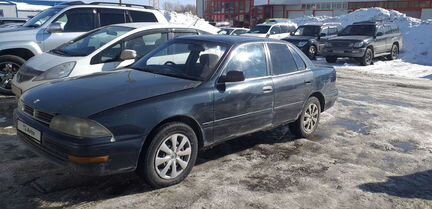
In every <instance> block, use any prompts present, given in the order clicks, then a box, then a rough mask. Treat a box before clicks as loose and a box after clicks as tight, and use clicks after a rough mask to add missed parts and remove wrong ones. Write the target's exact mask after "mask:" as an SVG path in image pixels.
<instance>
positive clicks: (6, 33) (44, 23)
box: [0, 2, 167, 94]
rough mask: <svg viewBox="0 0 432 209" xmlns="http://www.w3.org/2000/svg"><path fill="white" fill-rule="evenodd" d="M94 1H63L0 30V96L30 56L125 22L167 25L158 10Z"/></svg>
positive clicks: (6, 90) (9, 89)
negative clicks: (22, 23)
mask: <svg viewBox="0 0 432 209" xmlns="http://www.w3.org/2000/svg"><path fill="white" fill-rule="evenodd" d="M146 8H148V7H146V6H141V8H137V6H135V5H130V4H126V5H125V6H118V4H110V3H101V2H95V3H91V4H84V3H82V2H66V3H63V4H60V5H57V6H54V7H52V8H50V9H47V10H45V11H43V12H41V13H39V14H38V15H36V16H35V17H33V18H32V19H30V20H29V21H27V22H26V23H25V24H24V25H23V26H22V27H7V28H0V93H3V94H11V93H12V92H11V81H12V78H13V76H14V75H15V73H16V72H17V71H18V69H19V68H20V66H21V65H22V64H24V62H25V61H26V60H28V59H30V58H31V57H33V56H35V55H38V54H41V53H42V52H45V51H49V50H51V49H53V48H56V47H58V46H59V45H61V44H63V43H66V42H68V41H69V40H72V39H73V38H76V37H78V36H80V35H81V34H83V33H84V32H88V31H91V30H93V29H95V28H99V27H101V26H106V25H111V24H116V23H125V22H161V23H167V20H166V19H165V17H164V16H163V15H162V13H160V12H159V11H158V10H155V9H146Z"/></svg>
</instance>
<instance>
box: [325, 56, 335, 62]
mask: <svg viewBox="0 0 432 209" xmlns="http://www.w3.org/2000/svg"><path fill="white" fill-rule="evenodd" d="M325 59H326V61H327V62H328V63H336V61H337V57H326V58H325Z"/></svg>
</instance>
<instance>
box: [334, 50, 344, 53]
mask: <svg viewBox="0 0 432 209" xmlns="http://www.w3.org/2000/svg"><path fill="white" fill-rule="evenodd" d="M333 52H334V53H344V51H342V50H334V51H333Z"/></svg>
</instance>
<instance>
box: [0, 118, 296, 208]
mask: <svg viewBox="0 0 432 209" xmlns="http://www.w3.org/2000/svg"><path fill="white" fill-rule="evenodd" d="M295 139H296V137H294V135H292V134H291V133H290V132H289V130H288V128H287V127H286V126H284V127H280V128H276V129H273V130H271V131H266V132H259V133H255V134H251V135H247V136H243V137H239V138H236V139H233V140H230V141H227V142H224V143H221V144H219V145H216V146H213V147H212V148H209V149H206V150H202V151H200V152H199V154H198V159H197V162H196V166H199V165H202V164H205V163H207V162H209V161H213V160H217V159H219V158H222V157H224V156H227V155H230V154H234V153H239V152H241V151H243V150H247V149H250V148H253V147H254V146H256V145H259V144H275V143H284V142H288V141H292V140H295ZM287 154H289V155H290V154H295V153H287ZM23 160H27V159H23ZM41 161H42V163H43V165H40V164H39V165H38V166H39V167H41V168H42V167H45V168H48V169H46V170H44V169H41V170H40V171H36V172H30V171H27V170H21V171H18V172H19V173H20V178H23V179H29V180H26V181H24V182H25V183H23V184H21V185H16V186H18V187H23V188H24V189H23V190H22V192H21V194H19V195H20V196H26V197H30V198H31V199H32V197H34V198H36V199H38V200H42V201H43V202H46V203H49V202H58V201H59V199H61V200H62V202H64V203H67V204H66V205H63V206H62V207H68V206H73V205H75V204H80V203H83V202H91V201H98V200H105V199H110V198H114V197H121V196H127V195H133V194H138V193H146V192H151V191H154V189H153V188H151V187H150V186H149V185H147V184H146V183H145V182H144V180H142V179H141V178H140V177H138V176H137V175H136V174H135V173H125V174H117V175H111V176H102V177H94V176H81V175H77V174H74V173H72V172H69V171H67V170H66V169H64V168H58V167H57V166H53V165H48V164H49V163H48V162H46V161H44V160H41ZM39 163H40V162H39ZM45 164H46V165H45ZM35 166H37V165H35V164H29V165H27V168H26V169H30V168H29V167H32V169H33V167H35ZM0 183H1V179H0ZM183 186H188V184H187V182H186V183H185V184H184V185H183ZM16 195H17V193H16V192H13V193H12V192H11V193H9V192H6V193H5V192H2V194H1V196H4V197H7V196H9V197H10V198H12V197H14V196H16ZM0 200H1V198H0ZM13 201H19V200H13ZM0 202H1V201H0ZM24 202H25V203H23V202H22V201H20V203H18V202H17V203H14V204H12V203H10V205H6V207H1V208H8V207H7V206H10V207H11V206H14V207H15V206H16V204H18V207H17V208H20V206H22V207H21V208H28V207H31V208H37V207H41V206H42V205H40V203H39V202H40V201H24ZM23 204H24V205H23ZM0 206H2V205H1V204H0Z"/></svg>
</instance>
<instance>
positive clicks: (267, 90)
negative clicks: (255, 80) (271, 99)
mask: <svg viewBox="0 0 432 209" xmlns="http://www.w3.org/2000/svg"><path fill="white" fill-rule="evenodd" d="M262 90H263V92H264V93H271V92H273V87H272V86H264V87H263V88H262Z"/></svg>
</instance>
